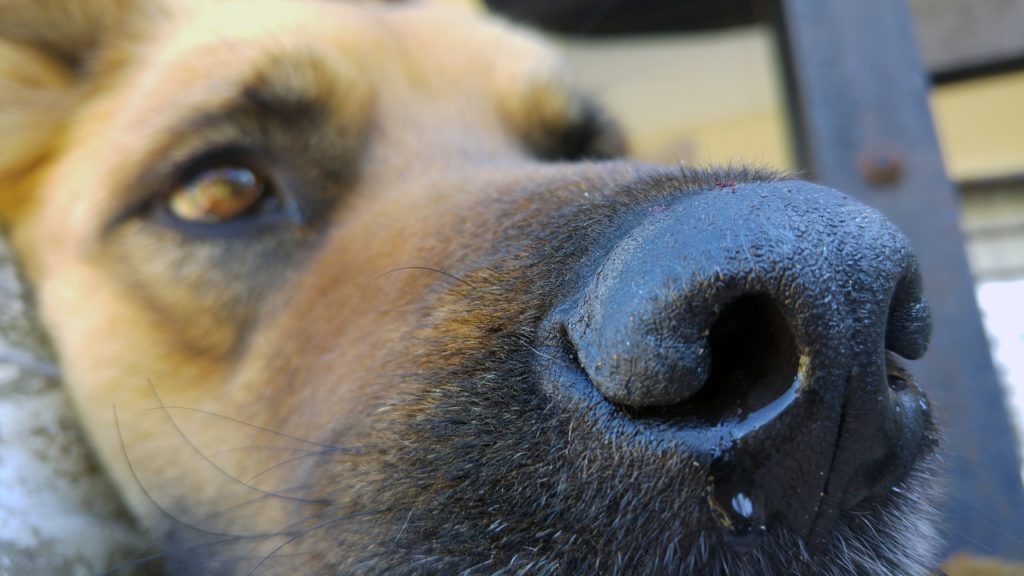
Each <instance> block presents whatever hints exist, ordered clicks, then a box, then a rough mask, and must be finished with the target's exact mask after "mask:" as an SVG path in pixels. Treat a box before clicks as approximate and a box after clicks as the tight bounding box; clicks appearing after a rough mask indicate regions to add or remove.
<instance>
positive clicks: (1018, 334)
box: [978, 279, 1024, 477]
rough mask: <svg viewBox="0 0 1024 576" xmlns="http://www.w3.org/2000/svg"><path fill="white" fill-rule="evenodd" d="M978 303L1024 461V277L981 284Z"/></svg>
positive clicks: (1023, 475) (1022, 471)
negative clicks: (1004, 388)
mask: <svg viewBox="0 0 1024 576" xmlns="http://www.w3.org/2000/svg"><path fill="white" fill-rule="evenodd" d="M978 305H979V306H980V307H981V316H982V321H983V322H984V323H985V330H986V331H987V332H988V336H989V342H990V343H991V345H992V355H993V357H994V359H995V363H996V370H997V371H998V372H999V376H1000V379H1001V380H1002V382H1003V384H1004V385H1005V386H1006V397H1007V401H1008V402H1009V404H1010V411H1011V412H1012V414H1013V418H1014V424H1015V425H1016V427H1017V438H1018V443H1019V444H1020V445H1021V448H1022V460H1024V279H1018V280H1011V281H1002V282H982V283H980V284H978ZM1021 476H1022V477H1024V468H1022V469H1021Z"/></svg>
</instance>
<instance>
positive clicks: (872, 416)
mask: <svg viewBox="0 0 1024 576" xmlns="http://www.w3.org/2000/svg"><path fill="white" fill-rule="evenodd" d="M644 210H645V211H646V213H645V215H644V216H643V218H642V219H641V220H640V223H639V224H638V225H636V226H635V227H633V228H632V229H631V230H630V231H629V232H627V233H626V234H625V235H624V237H622V238H621V239H618V240H617V241H616V242H615V243H614V247H612V248H610V249H609V251H608V252H607V253H606V254H605V255H604V256H602V257H601V258H600V263H599V264H598V265H596V266H595V267H594V269H595V272H594V273H593V275H592V277H591V278H590V279H589V280H588V282H587V283H586V285H585V286H584V287H583V288H582V289H581V291H580V293H579V294H578V295H577V296H576V297H574V298H573V299H572V300H571V302H568V303H566V304H565V305H564V306H562V307H561V308H560V309H559V310H558V311H557V312H556V316H557V317H558V318H559V320H558V322H559V325H560V329H561V330H562V333H563V335H564V338H565V339H566V340H567V344H566V345H567V346H568V347H569V348H570V349H571V350H572V352H573V353H574V354H575V355H576V359H577V362H578V365H579V368H581V369H582V371H583V372H585V374H586V376H587V378H588V379H589V382H590V383H591V384H592V386H593V387H595V388H596V389H597V390H598V391H599V392H600V395H601V396H603V399H604V401H605V402H606V403H607V404H609V405H611V406H612V407H614V409H615V411H616V413H617V414H618V415H619V416H618V417H617V418H616V419H614V420H615V422H617V423H616V424H608V426H611V427H614V426H620V427H621V426H623V425H625V426H628V427H630V429H631V430H632V432H633V433H630V434H616V435H615V436H616V437H617V438H621V440H617V441H620V442H626V443H628V442H644V441H645V440H644V439H649V438H651V437H653V436H659V435H660V436H661V437H663V439H664V442H667V443H669V444H673V445H675V446H677V447H678V448H677V449H678V450H684V451H689V452H692V453H694V454H696V455H698V456H699V458H703V460H702V461H704V462H706V463H707V470H708V495H709V496H708V503H709V506H708V514H709V516H710V517H713V518H714V519H715V520H717V521H718V522H719V523H721V524H722V525H723V526H727V527H729V528H731V529H732V531H733V532H735V533H736V534H737V535H740V536H742V535H749V534H756V533H758V532H759V531H761V530H763V529H769V530H770V529H772V527H773V526H775V525H778V526H780V527H783V528H785V529H787V530H790V531H792V532H794V533H796V534H798V535H800V536H801V537H804V538H805V539H812V540H813V539H814V538H816V536H820V534H818V533H819V532H822V531H827V530H828V529H829V527H830V526H831V525H832V524H833V523H834V521H835V519H836V517H837V515H838V514H840V513H841V512H843V511H844V510H849V509H853V508H854V507H856V506H857V505H858V504H860V503H861V502H863V501H865V500H867V499H869V498H871V497H873V496H879V495H881V494H884V493H885V492H886V491H888V490H890V489H891V488H893V487H894V486H895V485H896V483H897V482H898V481H899V480H900V479H902V478H903V477H904V476H905V475H906V474H907V472H908V470H909V469H910V467H911V466H912V464H913V463H914V461H915V460H916V459H917V457H918V456H919V454H920V453H921V451H922V450H923V449H924V448H925V447H926V445H927V444H928V436H929V428H930V417H929V416H928V404H927V401H926V400H925V399H924V396H923V395H922V394H921V393H920V391H919V389H918V388H917V386H916V385H915V384H913V383H912V381H909V379H908V378H907V377H906V376H905V375H904V372H903V371H902V369H901V368H900V367H899V366H898V365H897V364H896V363H897V362H898V361H899V357H903V358H909V359H913V358H917V357H919V356H920V355H921V354H923V352H924V350H925V347H926V345H927V340H928V334H929V329H930V324H929V319H928V316H929V314H928V308H927V305H926V304H925V302H924V300H923V298H922V296H921V291H920V279H919V274H918V271H917V264H916V261H915V259H914V257H913V255H912V253H911V251H910V249H909V248H908V246H907V242H906V240H905V239H904V237H903V236H902V235H901V234H900V233H899V231H897V230H896V229H895V228H894V227H893V226H892V225H891V224H890V223H889V222H888V221H886V220H885V219H884V218H883V217H882V216H880V215H879V214H878V213H876V212H874V211H873V210H871V209H869V208H867V207H865V206H864V205H862V204H860V203H858V202H856V201H854V200H852V199H850V198H848V197H846V196H844V195H842V194H839V193H837V192H834V191H831V190H828V189H825V188H821V187H818V186H814V185H811V184H807V183H802V182H776V183H755V184H743V185H738V186H733V187H723V188H718V189H714V190H708V191H705V192H701V193H697V194H691V195H687V196H685V197H681V198H676V199H674V200H671V201H666V202H664V203H662V204H658V205H652V206H647V207H646V208H645V209H644ZM908 382H909V383H908ZM623 422H625V423H626V424H623Z"/></svg>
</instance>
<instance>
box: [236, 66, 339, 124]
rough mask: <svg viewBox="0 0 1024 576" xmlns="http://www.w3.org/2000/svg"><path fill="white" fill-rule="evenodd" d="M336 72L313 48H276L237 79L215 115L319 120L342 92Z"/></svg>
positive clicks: (289, 120) (284, 119)
mask: <svg viewBox="0 0 1024 576" xmlns="http://www.w3.org/2000/svg"><path fill="white" fill-rule="evenodd" d="M338 76H339V75H338V71H337V70H335V69H334V67H333V66H331V65H330V64H329V63H328V62H327V61H325V59H324V58H323V57H321V56H319V55H317V54H315V53H313V52H309V51H302V50H287V51H281V52H275V53H272V54H269V55H268V56H267V57H265V59H264V60H262V61H261V62H260V63H259V64H258V65H257V66H256V67H255V68H253V69H252V70H251V71H250V72H249V73H248V74H246V75H245V76H243V77H241V78H240V79H239V82H238V88H237V90H236V91H235V96H234V97H233V98H231V99H229V100H228V102H227V103H226V106H224V107H222V108H221V110H220V111H219V113H216V115H218V116H228V117H231V116H236V115H241V116H249V115H258V116H259V117H261V118H274V119H278V120H281V121H283V122H292V121H298V120H302V121H303V122H310V121H314V122H319V121H320V120H322V119H324V118H325V116H326V115H327V114H329V113H330V111H331V110H332V105H333V104H335V103H336V101H337V99H338V98H339V97H340V96H341V92H342V89H341V87H340V86H339V84H340V80H341V79H340V78H339V77H338Z"/></svg>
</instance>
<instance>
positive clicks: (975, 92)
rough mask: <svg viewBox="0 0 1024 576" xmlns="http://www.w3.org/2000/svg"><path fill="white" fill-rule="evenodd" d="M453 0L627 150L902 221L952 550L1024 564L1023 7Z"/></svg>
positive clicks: (769, 0)
mask: <svg viewBox="0 0 1024 576" xmlns="http://www.w3.org/2000/svg"><path fill="white" fill-rule="evenodd" d="M463 1H464V2H466V3H470V4H480V3H485V4H486V5H487V7H488V8H490V9H491V10H494V11H498V12H501V13H504V14H505V15H507V16H508V17H510V18H512V19H513V20H518V21H523V22H527V23H530V24H532V25H534V26H536V27H539V28H541V29H544V30H546V31H547V33H548V34H549V35H551V36H552V38H553V39H554V40H555V41H556V42H557V43H558V44H559V45H560V46H561V47H562V48H563V49H564V51H565V53H566V54H567V56H568V60H569V64H570V68H571V69H572V70H573V71H574V72H575V74H576V75H577V78H578V80H579V81H580V83H581V84H582V85H583V86H585V87H586V88H587V89H588V90H589V92H590V93H592V94H593V95H595V96H596V97H597V98H598V99H599V100H600V101H602V102H603V103H604V104H605V105H606V107H607V108H609V109H610V110H611V111H612V113H613V116H615V117H616V118H617V119H618V120H619V121H620V122H621V124H622V125H623V127H624V128H625V131H626V133H627V135H628V137H629V141H630V144H631V147H632V152H633V155H634V156H637V157H639V158H641V159H647V160H653V161H658V162H667V163H674V162H681V163H683V164H687V165H696V166H700V165H709V164H740V163H742V164H756V165H762V166H769V167H774V168H780V169H785V170H790V171H794V172H796V173H798V174H800V175H801V176H802V177H805V178H808V179H813V180H819V181H822V182H824V183H826V184H829V185H832V186H835V187H837V188H840V189H842V190H844V191H847V192H848V193H851V194H852V195H854V196H857V197H858V198H860V199H861V200H863V201H865V202H867V203H869V204H872V205H874V206H876V207H877V208H879V209H880V210H882V211H883V212H885V213H886V214H887V215H888V216H889V217H890V218H892V219H893V220H894V221H896V222H897V224H899V225H900V226H901V227H903V228H904V230H905V231H906V232H907V234H908V236H909V237H910V239H911V242H912V243H913V244H914V246H915V249H916V250H917V251H918V253H919V256H921V258H922V269H923V271H924V275H925V281H926V285H927V290H929V298H930V300H931V301H932V307H933V315H934V316H935V324H936V328H935V337H934V338H933V345H932V349H931V352H930V358H929V357H926V359H925V361H924V362H922V363H921V365H920V366H919V367H918V369H917V372H918V373H919V374H923V376H922V380H923V381H924V385H925V386H926V387H927V388H929V390H930V394H932V396H933V398H935V399H936V400H937V404H939V409H940V411H941V412H943V414H942V417H943V418H944V420H945V423H946V426H947V429H948V430H949V431H950V435H951V436H952V438H951V439H950V440H949V441H948V442H947V447H948V449H949V451H950V455H949V456H950V461H951V462H950V463H951V467H952V469H953V472H951V484H952V485H953V487H954V489H953V492H954V494H953V497H952V500H953V504H952V505H951V506H952V507H953V508H954V513H953V516H954V517H956V518H958V520H957V522H958V525H957V526H955V527H954V528H953V530H954V531H955V532H956V531H959V532H960V533H959V534H954V535H953V540H954V544H953V547H954V548H957V547H965V548H971V549H973V550H974V551H975V552H981V553H990V554H995V555H1009V556H1014V557H1018V558H1020V557H1024V523H1022V520H1021V518H1024V498H1022V496H1021V478H1022V477H1024V468H1022V467H1021V460H1022V458H1021V455H1022V454H1024V452H1021V447H1022V446H1024V33H1022V30H1024V0H981V1H966V0H911V1H910V2H909V4H908V5H904V2H903V1H889V0H865V1H863V2H860V1H858V2H845V3H844V2H842V0H838V1H836V0H820V1H818V0H631V1H628V2H627V1H625V0H562V1H559V2H552V1H548V0H487V1H486V2H484V1H483V0H463ZM965 254H966V256H967V259H966V260H965V259H964V255H965ZM975 300H976V301H977V303H978V305H979V308H980V321H981V322H980V323H979V314H978V312H976V311H975V307H974V306H975V304H974V302H975ZM982 326H983V328H984V332H982ZM989 354H991V356H989ZM989 358H991V359H992V360H993V362H990V361H989ZM993 366H994V368H995V370H994V371H993Z"/></svg>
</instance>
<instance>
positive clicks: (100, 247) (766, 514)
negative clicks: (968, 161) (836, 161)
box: [0, 0, 941, 575]
mask: <svg viewBox="0 0 1024 576" xmlns="http://www.w3.org/2000/svg"><path fill="white" fill-rule="evenodd" d="M570 78H571V75H570V74H569V73H568V72H567V71H566V70H565V69H564V66H563V65H562V64H561V62H560V60H559V58H558V56H557V54H556V53H555V52H554V51H553V50H552V49H551V48H549V47H548V46H547V45H546V44H545V43H544V42H543V41H542V40H541V39H540V38H538V37H536V36H535V35H533V34H531V33H529V32H527V31H524V30H520V29H518V28H516V27H515V26H513V25H510V24H508V23H504V22H501V21H498V20H495V19H489V18H487V17H484V16H481V15H479V14H476V13H474V12H472V11H469V10H466V9H460V8H454V7H444V6H438V5H434V4H432V3H426V4H420V3H388V4H363V3H341V2H330V1H323V0H304V1H291V2H285V1H282V0H250V1H245V2H241V1H232V0H223V1H216V2H200V1H189V0H181V1H174V0H94V1H89V2H67V1H65V2H61V1H58V0H45V1H29V0H14V1H10V2H5V3H3V4H0V83H2V84H0V126H2V127H3V132H4V139H3V141H2V142H0V222H2V223H3V226H4V228H5V230H6V231H7V233H8V234H9V237H10V238H11V241H12V243H13V245H14V246H15V248H16V250H17V253H18V256H19V258H20V260H21V262H22V264H23V266H24V268H25V269H26V271H27V272H26V274H27V277H28V278H29V280H30V282H31V283H32V285H33V286H34V288H35V291H36V294H37V298H38V303H39V307H40V309H41V313H42V316H43V319H44V323H45V325H46V329H47V330H48V332H49V334H50V335H51V337H52V339H53V341H54V345H55V348H56V350H57V353H58V355H59V360H60V365H61V370H62V374H63V378H64V379H65V380H66V382H67V386H68V389H69V391H70V394H71V396H72V399H73V401H74V403H75V406H76V409H77V411H78V414H79V415H80V418H81V421H82V422H83V424H84V427H85V429H86V430H87V433H88V436H89V439H90V441H91V443H92V445H93V446H94V447H95V449H96V451H97V453H98V455H99V457H100V459H101V461H102V464H103V466H104V467H105V468H106V470H107V471H108V472H109V475H110V476H111V477H112V479H113V480H114V483H115V485H116V486H117V488H118V490H119V492H120V494H121V496H122V497H123V498H124V500H125V502H126V503H127V504H128V506H129V508H130V509H131V510H132V511H133V513H134V515H135V516H136V517H137V518H138V519H139V521H140V522H141V523H142V524H143V525H145V526H146V527H147V528H148V530H149V531H150V533H151V534H152V535H153V538H154V540H155V541H156V542H158V543H159V544H158V553H157V554H156V555H155V559H156V561H158V562H161V563H163V565H164V566H165V568H166V570H167V571H168V573H172V574H349V573H355V574H363V573H366V574H376V573H389V574H425V573H435V574H454V573H465V574H491V573H493V574H581V573H594V574H597V573H601V574H691V575H692V574H732V575H745V574H827V575H863V574H875V575H914V574H926V573H929V570H931V569H933V568H934V567H935V566H937V565H938V554H939V550H940V547H941V544H940V538H939V536H938V533H939V530H938V528H937V526H938V524H939V523H938V519H937V517H936V513H935V512H934V502H935V499H936V494H937V491H938V489H937V487H936V486H937V482H936V480H935V476H936V475H935V474H934V472H933V469H934V466H935V464H934V462H935V457H934V452H935V448H936V437H937V432H936V430H935V425H934V424H933V422H932V417H931V414H930V407H929V404H928V401H927V398H926V397H925V395H924V394H923V393H922V392H921V389H920V387H919V385H918V383H916V382H915V381H914V380H913V378H912V377H911V375H910V374H909V373H908V372H907V371H906V370H905V369H904V368H903V367H902V362H903V359H914V358H918V357H920V356H921V355H922V354H923V353H924V352H925V348H926V345H927V339H928V332H929V321H928V309H927V304H926V303H925V302H924V300H923V298H922V296H921V286H920V275H919V273H918V271H917V264H916V261H915V259H914V256H913V254H912V253H911V251H910V249H909V248H908V247H907V242H906V240H905V239H904V238H903V236H902V235H901V234H900V233H899V232H898V231H897V230H896V229H895V228H894V227H893V226H892V225H891V224H889V223H888V222H887V221H886V220H885V219H884V218H882V217H881V216H880V215H878V214H877V213H875V212H874V211H872V210H870V209H868V208H867V207H865V206H863V205H861V204H859V203H857V202H856V201H854V200H852V199H850V198H848V197H847V196H845V195H843V194H841V193H839V192H835V191H832V190H828V189H825V188H822V187H820V186H816V185H813V184H809V183H805V182H800V181H797V180H793V179H790V178H788V177H786V176H784V175H779V174H774V173H770V172H766V171H759V170H754V169H737V168H732V169H720V170H713V169H709V170H696V169H691V168H686V167H681V166H656V165H648V164H641V163H638V162H634V161H630V160H627V159H624V158H623V155H624V153H625V143H624V139H623V136H622V134H621V133H620V131H619V130H618V129H617V128H616V125H615V123H614V121H613V120H612V119H610V118H609V117H608V115H607V114H606V113H605V112H603V111H602V110H601V108H600V107H599V106H598V105H597V104H596V103H595V102H594V101H593V100H592V99H589V98H588V97H587V95H585V94H583V93H582V92H581V91H580V90H579V89H578V88H577V87H575V86H574V85H573V83H572V81H571V79H570Z"/></svg>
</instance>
